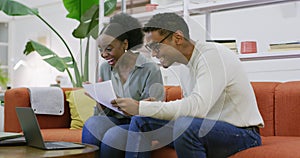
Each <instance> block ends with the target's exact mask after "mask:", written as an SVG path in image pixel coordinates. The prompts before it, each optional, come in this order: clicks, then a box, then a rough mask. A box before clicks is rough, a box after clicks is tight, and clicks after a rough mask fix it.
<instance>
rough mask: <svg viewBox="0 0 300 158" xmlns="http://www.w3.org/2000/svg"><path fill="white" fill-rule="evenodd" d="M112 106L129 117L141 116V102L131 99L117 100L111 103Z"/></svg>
mask: <svg viewBox="0 0 300 158" xmlns="http://www.w3.org/2000/svg"><path fill="white" fill-rule="evenodd" d="M111 104H112V106H114V107H117V108H118V109H119V110H121V111H123V112H124V113H125V114H127V115H131V116H133V115H138V114H139V102H138V101H136V100H134V99H131V98H117V99H114V100H112V101H111Z"/></svg>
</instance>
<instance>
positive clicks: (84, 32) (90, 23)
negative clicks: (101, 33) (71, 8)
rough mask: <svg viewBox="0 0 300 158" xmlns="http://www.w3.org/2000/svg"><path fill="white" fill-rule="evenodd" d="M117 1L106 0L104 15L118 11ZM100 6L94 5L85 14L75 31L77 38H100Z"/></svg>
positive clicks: (74, 34)
mask: <svg viewBox="0 0 300 158" xmlns="http://www.w3.org/2000/svg"><path fill="white" fill-rule="evenodd" d="M116 5H117V0H106V1H105V2H104V10H105V12H104V15H109V14H111V13H113V12H114V10H115V9H116ZM98 24H99V5H97V4H95V5H93V6H92V7H91V8H90V9H89V10H87V12H85V13H84V14H83V16H82V17H81V20H80V24H79V26H78V27H77V28H76V29H75V30H74V31H73V36H74V37H76V38H85V37H88V36H92V37H93V38H94V39H96V38H97V36H98V27H99V25H98Z"/></svg>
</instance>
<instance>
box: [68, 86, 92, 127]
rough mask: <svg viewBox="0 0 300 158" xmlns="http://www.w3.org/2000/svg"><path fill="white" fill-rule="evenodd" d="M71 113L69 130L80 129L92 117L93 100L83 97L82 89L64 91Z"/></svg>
mask: <svg viewBox="0 0 300 158" xmlns="http://www.w3.org/2000/svg"><path fill="white" fill-rule="evenodd" d="M65 93H66V100H67V101H68V102H69V106H70V113H71V125H70V127H71V129H80V128H82V127H83V124H84V122H85V121H86V120H87V119H88V118H89V117H90V116H92V115H93V112H94V107H95V105H96V102H95V100H93V99H91V98H90V97H88V96H87V95H85V94H84V93H85V90H84V89H78V90H73V91H66V92H65Z"/></svg>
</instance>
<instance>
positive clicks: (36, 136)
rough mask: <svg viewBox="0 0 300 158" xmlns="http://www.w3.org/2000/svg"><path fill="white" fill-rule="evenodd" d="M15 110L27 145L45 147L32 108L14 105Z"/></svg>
mask: <svg viewBox="0 0 300 158" xmlns="http://www.w3.org/2000/svg"><path fill="white" fill-rule="evenodd" d="M16 112H17V116H18V119H19V122H20V125H21V128H22V130H23V133H24V136H25V140H26V142H27V145H28V146H33V147H37V148H41V149H45V148H46V147H45V144H44V140H43V137H42V134H41V131H40V126H39V124H38V122H37V118H36V116H35V114H34V112H33V110H32V108H28V107H16Z"/></svg>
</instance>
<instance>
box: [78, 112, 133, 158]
mask: <svg viewBox="0 0 300 158" xmlns="http://www.w3.org/2000/svg"><path fill="white" fill-rule="evenodd" d="M129 122H130V119H117V118H115V117H107V116H92V117H90V118H89V119H88V120H87V121H86V122H85V124H84V126H83V128H82V143H87V144H93V145H96V146H98V147H99V151H100V157H102V158H105V157H124V156H125V147H126V141H127V131H128V128H129Z"/></svg>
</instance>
